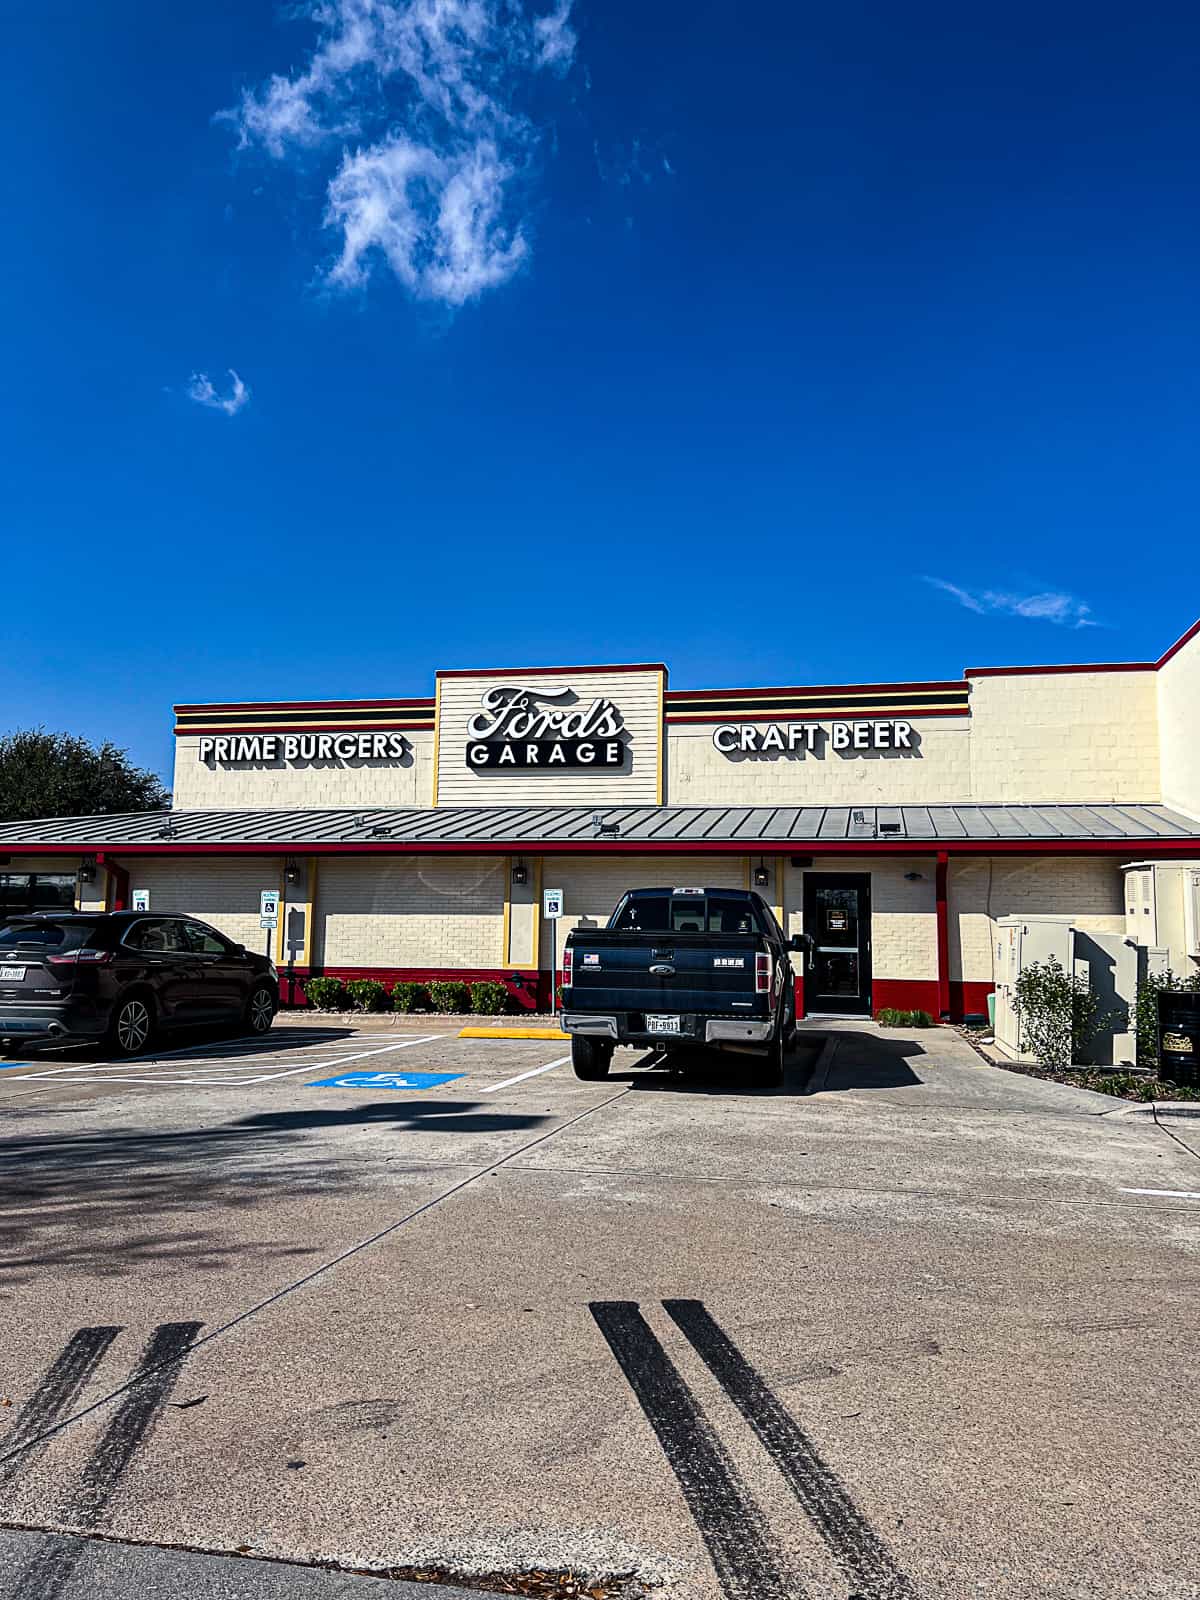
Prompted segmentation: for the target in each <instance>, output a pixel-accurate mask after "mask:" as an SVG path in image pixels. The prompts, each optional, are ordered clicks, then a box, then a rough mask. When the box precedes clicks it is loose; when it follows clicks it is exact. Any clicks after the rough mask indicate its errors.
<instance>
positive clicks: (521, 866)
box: [512, 861, 529, 883]
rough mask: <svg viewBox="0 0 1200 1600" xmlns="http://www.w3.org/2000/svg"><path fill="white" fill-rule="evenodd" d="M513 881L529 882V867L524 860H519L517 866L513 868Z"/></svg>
mask: <svg viewBox="0 0 1200 1600" xmlns="http://www.w3.org/2000/svg"><path fill="white" fill-rule="evenodd" d="M512 881H513V882H514V883H528V882H529V868H528V867H527V866H526V865H525V863H524V862H523V861H518V862H517V864H516V866H515V867H514V868H513V869H512Z"/></svg>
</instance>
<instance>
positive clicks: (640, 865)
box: [540, 855, 747, 971]
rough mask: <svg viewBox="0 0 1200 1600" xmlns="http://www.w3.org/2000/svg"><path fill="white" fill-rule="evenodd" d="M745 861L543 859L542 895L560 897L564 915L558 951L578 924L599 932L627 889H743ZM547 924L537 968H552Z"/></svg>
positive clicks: (738, 857) (728, 858)
mask: <svg viewBox="0 0 1200 1600" xmlns="http://www.w3.org/2000/svg"><path fill="white" fill-rule="evenodd" d="M746 862H747V858H746V857H745V856H741V855H736V856H735V855H728V856H726V855H712V856H691V855H665V856H650V855H645V856H639V855H631V856H599V857H589V856H546V857H545V858H544V860H543V862H542V886H543V889H561V890H562V891H563V910H564V912H565V915H564V916H562V917H560V918H559V922H558V951H559V957H560V960H561V954H562V947H563V941H564V940H565V939H566V936H567V934H568V933H570V932H571V930H572V929H573V928H577V927H579V926H580V924H581V923H584V922H585V921H586V923H588V924H590V925H591V926H592V927H595V928H602V927H603V926H604V924H605V923H606V922H607V921H608V919H609V916H610V915H611V913H612V911H613V908H614V907H615V906H616V904H617V901H618V900H620V898H621V896H622V895H623V894H624V893H625V891H626V890H627V889H655V888H660V887H674V885H676V884H685V883H686V884H697V885H704V886H707V885H709V884H711V885H713V886H714V887H717V888H722V887H723V888H730V889H744V888H746V886H747V884H746ZM550 942H551V933H550V924H549V923H548V922H546V921H545V920H544V919H543V922H542V940H541V962H540V965H541V967H542V969H543V971H548V970H549V968H550V965H551V954H550Z"/></svg>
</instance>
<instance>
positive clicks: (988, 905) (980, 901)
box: [948, 856, 1125, 983]
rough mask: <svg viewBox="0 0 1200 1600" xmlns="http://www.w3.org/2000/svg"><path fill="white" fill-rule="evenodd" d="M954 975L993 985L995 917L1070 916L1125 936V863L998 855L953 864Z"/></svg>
mask: <svg viewBox="0 0 1200 1600" xmlns="http://www.w3.org/2000/svg"><path fill="white" fill-rule="evenodd" d="M948 887H949V909H950V976H951V978H952V979H953V980H955V981H965V982H968V983H991V982H993V975H992V953H993V949H994V943H995V923H994V919H995V918H996V917H1008V916H1022V915H1025V916H1034V915H1038V914H1039V913H1040V914H1043V915H1050V916H1056V915H1057V916H1070V917H1073V918H1074V919H1075V921H1076V923H1077V924H1078V926H1079V927H1081V928H1086V929H1090V930H1091V931H1092V932H1096V933H1123V932H1124V929H1125V910H1124V902H1123V896H1122V873H1121V866H1120V863H1119V862H1118V861H1116V860H1109V859H1106V858H1102V857H1097V856H1069V857H1068V856H1064V857H1057V858H1056V857H1036V856H994V857H987V858H982V857H980V858H972V859H971V860H969V861H956V860H953V859H952V860H951V862H950V877H949V885H948Z"/></svg>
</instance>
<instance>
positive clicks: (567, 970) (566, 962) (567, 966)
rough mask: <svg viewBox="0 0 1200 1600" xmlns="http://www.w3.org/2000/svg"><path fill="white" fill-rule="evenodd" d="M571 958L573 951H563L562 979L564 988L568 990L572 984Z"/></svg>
mask: <svg viewBox="0 0 1200 1600" xmlns="http://www.w3.org/2000/svg"><path fill="white" fill-rule="evenodd" d="M571 956H572V951H571V950H569V949H567V950H564V951H563V977H562V981H563V988H564V989H565V988H567V986H568V985H569V984H570V982H571Z"/></svg>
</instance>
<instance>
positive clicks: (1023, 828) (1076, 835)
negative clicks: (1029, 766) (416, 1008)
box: [0, 804, 1200, 854]
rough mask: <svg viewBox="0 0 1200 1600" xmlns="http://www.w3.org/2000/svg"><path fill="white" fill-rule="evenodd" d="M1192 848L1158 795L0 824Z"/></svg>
mask: <svg viewBox="0 0 1200 1600" xmlns="http://www.w3.org/2000/svg"><path fill="white" fill-rule="evenodd" d="M1022 845H1033V846H1037V847H1038V848H1039V849H1040V850H1045V849H1052V848H1053V847H1054V846H1056V845H1059V846H1063V847H1064V848H1067V849H1071V848H1074V849H1083V848H1095V849H1102V848H1108V849H1111V850H1113V851H1120V850H1126V849H1132V848H1134V847H1136V848H1137V849H1139V850H1140V849H1143V848H1144V847H1149V846H1155V845H1158V846H1167V847H1174V853H1179V847H1180V846H1188V847H1193V848H1195V849H1196V850H1197V852H1198V853H1200V820H1198V819H1196V818H1194V817H1188V816H1184V815H1183V814H1182V813H1181V812H1178V811H1173V810H1171V809H1170V808H1169V807H1167V806H1162V805H979V804H969V805H967V804H964V805H929V806H670V805H666V806H440V807H437V808H436V809H420V808H416V807H409V808H406V809H403V810H369V809H359V810H353V809H341V810H336V811H335V810H278V811H151V812H138V813H134V814H132V815H121V816H92V817H55V818H50V819H47V820H44V821H37V822H10V823H5V824H0V852H13V851H16V850H22V851H32V850H50V851H55V852H58V851H62V852H66V851H68V850H70V849H75V850H87V851H93V850H112V851H113V852H114V853H116V852H119V851H122V850H125V851H131V852H132V853H134V854H157V853H159V852H163V853H166V852H170V853H172V854H176V853H178V854H186V853H188V851H189V850H193V851H202V852H204V853H208V852H213V853H219V852H220V851H222V850H223V849H224V850H226V851H227V852H228V853H235V852H236V853H239V854H240V853H243V852H246V851H254V850H261V851H263V852H271V851H280V850H297V851H306V852H310V853H311V852H314V851H315V852H317V853H323V852H328V853H334V852H340V851H343V850H393V851H395V850H407V851H422V850H430V851H432V850H437V851H444V850H454V849H460V850H463V851H479V850H482V849H490V850H497V851H504V850H524V851H529V852H534V851H536V850H537V849H538V848H539V847H546V848H549V849H551V850H556V851H564V850H577V851H581V852H589V853H590V852H593V851H597V850H603V851H605V852H606V853H607V852H610V851H619V850H621V849H635V850H639V851H645V850H649V849H653V848H656V847H661V848H663V849H664V850H706V849H711V850H722V851H729V850H741V851H743V852H753V851H760V850H779V851H796V850H801V849H803V850H806V851H810V850H811V851H817V852H821V851H826V850H828V849H830V848H836V849H838V850H839V851H841V852H845V851H846V850H847V849H848V847H851V846H855V847H857V846H861V847H862V848H864V849H865V850H877V849H881V848H892V849H894V848H899V847H902V846H908V847H916V848H921V849H929V848H931V847H934V848H948V849H951V850H955V849H957V850H972V851H979V850H980V849H981V848H986V847H987V846H995V847H996V848H998V849H1001V850H1013V849H1016V848H1019V847H1021V846H1022Z"/></svg>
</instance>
